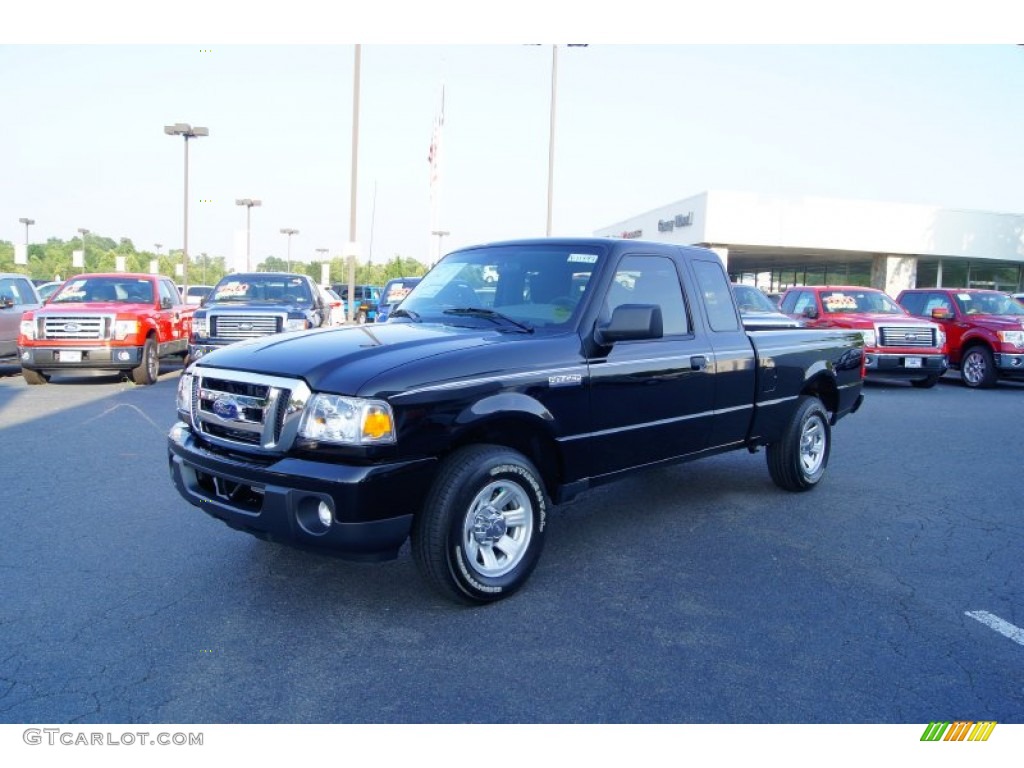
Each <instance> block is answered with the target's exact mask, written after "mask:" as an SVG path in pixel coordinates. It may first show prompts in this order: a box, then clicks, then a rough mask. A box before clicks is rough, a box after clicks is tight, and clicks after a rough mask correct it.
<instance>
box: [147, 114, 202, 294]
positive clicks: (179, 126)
mask: <svg viewBox="0 0 1024 768" xmlns="http://www.w3.org/2000/svg"><path fill="white" fill-rule="evenodd" d="M164 133H166V134H167V135H168V136H184V137H185V233H184V237H183V245H182V247H181V284H182V286H183V287H182V290H183V291H188V140H189V139H195V138H198V137H200V136H209V135H210V129H209V128H200V127H199V126H196V127H195V128H193V127H192V126H191V125H189V124H188V123H175V124H174V125H165V126H164ZM157 248H158V249H159V248H160V246H159V245H158V246H157Z"/></svg>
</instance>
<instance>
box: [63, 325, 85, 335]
mask: <svg viewBox="0 0 1024 768" xmlns="http://www.w3.org/2000/svg"><path fill="white" fill-rule="evenodd" d="M80 330H82V329H81V328H80V327H79V325H78V323H65V324H64V331H65V332H66V333H78V332H79V331H80Z"/></svg>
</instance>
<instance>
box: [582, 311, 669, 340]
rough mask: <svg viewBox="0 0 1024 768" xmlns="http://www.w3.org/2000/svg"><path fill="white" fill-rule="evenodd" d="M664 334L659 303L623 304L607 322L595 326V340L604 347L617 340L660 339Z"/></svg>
mask: <svg viewBox="0 0 1024 768" xmlns="http://www.w3.org/2000/svg"><path fill="white" fill-rule="evenodd" d="M663 335H664V325H663V323H662V319H661V307H660V306H658V305H657V304H621V305H619V306H617V307H616V308H615V309H614V311H613V312H612V316H611V319H610V320H609V321H608V322H607V323H604V324H601V323H598V325H597V326H596V327H595V328H594V341H596V342H597V343H598V344H600V345H601V346H603V347H606V346H609V345H611V344H614V343H615V342H617V341H639V340H642V339H660V338H661V337H662V336H663Z"/></svg>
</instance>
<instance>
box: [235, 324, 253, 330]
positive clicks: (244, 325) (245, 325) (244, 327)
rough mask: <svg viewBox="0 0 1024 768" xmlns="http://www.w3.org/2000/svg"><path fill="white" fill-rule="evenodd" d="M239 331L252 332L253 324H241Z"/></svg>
mask: <svg viewBox="0 0 1024 768" xmlns="http://www.w3.org/2000/svg"><path fill="white" fill-rule="evenodd" d="M238 330H240V331H251V330H252V323H239V324H238Z"/></svg>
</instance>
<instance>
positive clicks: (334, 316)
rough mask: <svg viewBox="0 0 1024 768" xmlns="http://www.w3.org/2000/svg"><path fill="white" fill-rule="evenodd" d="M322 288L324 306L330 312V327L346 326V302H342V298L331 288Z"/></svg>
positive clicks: (328, 322)
mask: <svg viewBox="0 0 1024 768" xmlns="http://www.w3.org/2000/svg"><path fill="white" fill-rule="evenodd" d="M318 287H319V288H320V295H321V296H322V297H323V300H324V306H325V307H327V308H328V309H329V311H330V316H329V319H328V321H327V324H328V325H344V324H345V302H344V301H342V300H341V296H339V295H338V294H336V293H335V292H334V291H332V290H331V289H330V288H324V287H323V286H322V285H321V286H318Z"/></svg>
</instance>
